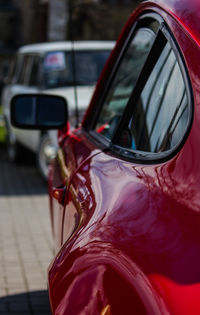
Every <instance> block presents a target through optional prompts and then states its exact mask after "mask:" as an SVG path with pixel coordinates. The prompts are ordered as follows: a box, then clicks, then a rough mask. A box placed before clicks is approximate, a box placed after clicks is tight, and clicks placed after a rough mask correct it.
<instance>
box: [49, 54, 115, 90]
mask: <svg viewBox="0 0 200 315" xmlns="http://www.w3.org/2000/svg"><path fill="white" fill-rule="evenodd" d="M109 54H110V51H107V50H93V51H75V53H74V61H75V62H74V64H75V66H74V69H73V55H72V53H71V52H66V51H54V52H49V53H47V54H46V56H45V58H44V87H45V88H46V89H50V88H57V87H64V86H74V85H79V86H80V85H81V86H87V85H94V84H95V83H96V82H97V80H98V78H99V75H100V73H101V71H102V69H103V66H104V64H105V62H106V60H107V58H108V56H109ZM73 70H75V71H73ZM74 73H75V75H74Z"/></svg>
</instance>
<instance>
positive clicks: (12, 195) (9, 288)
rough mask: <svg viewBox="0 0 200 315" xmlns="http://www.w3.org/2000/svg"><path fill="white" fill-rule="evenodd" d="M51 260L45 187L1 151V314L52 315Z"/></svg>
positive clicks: (33, 173) (32, 170)
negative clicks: (49, 290) (49, 293)
mask: <svg viewBox="0 0 200 315" xmlns="http://www.w3.org/2000/svg"><path fill="white" fill-rule="evenodd" d="M52 257H53V245H52V237H51V226H50V220H49V212H48V197H47V187H46V184H45V183H44V182H43V181H42V180H41V179H40V176H39V175H38V172H37V170H36V168H35V166H34V165H31V164H30V163H29V164H27V165H25V166H14V165H12V164H10V163H9V162H8V161H7V158H6V154H5V150H4V148H2V146H0V314H1V315H8V314H9V315H14V314H20V315H25V314H26V315H29V314H31V315H35V314H37V315H46V314H50V310H49V303H48V293H47V268H48V265H49V262H50V261H51V259H52Z"/></svg>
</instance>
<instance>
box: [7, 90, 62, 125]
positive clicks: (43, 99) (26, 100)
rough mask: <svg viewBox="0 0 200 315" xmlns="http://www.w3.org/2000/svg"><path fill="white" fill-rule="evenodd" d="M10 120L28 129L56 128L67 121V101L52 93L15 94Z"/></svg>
mask: <svg viewBox="0 0 200 315" xmlns="http://www.w3.org/2000/svg"><path fill="white" fill-rule="evenodd" d="M11 122H12V124H13V125H14V126H15V127H18V128H28V129H37V128H43V129H44V128H45V129H58V128H61V127H63V126H64V125H65V124H66V122H67V103H66V100H65V99H64V98H62V97H60V96H54V95H37V94H36V95H17V96H15V97H14V98H13V100H12V103H11Z"/></svg>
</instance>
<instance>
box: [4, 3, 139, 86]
mask: <svg viewBox="0 0 200 315" xmlns="http://www.w3.org/2000/svg"><path fill="white" fill-rule="evenodd" d="M138 2H140V0H0V81H1V77H2V74H1V73H4V72H5V71H4V70H3V71H2V69H4V68H6V63H8V62H9V59H10V56H11V55H12V54H13V52H14V51H15V50H16V48H18V47H19V46H21V45H25V44H29V43H35V42H45V41H60V40H66V39H71V38H74V39H76V40H84V39H85V40H109V39H111V40H113V39H116V38H117V37H118V35H119V32H120V30H121V28H122V26H123V24H124V23H125V21H126V20H127V17H128V15H129V14H130V13H131V11H132V9H133V8H134V7H135V6H136V4H137V3H138ZM102 21H103V22H102ZM2 60H3V61H2ZM4 60H5V62H4Z"/></svg>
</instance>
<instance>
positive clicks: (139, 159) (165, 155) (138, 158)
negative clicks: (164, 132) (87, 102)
mask: <svg viewBox="0 0 200 315" xmlns="http://www.w3.org/2000/svg"><path fill="white" fill-rule="evenodd" d="M146 17H150V18H152V19H156V20H157V21H158V22H159V23H160V26H159V28H158V33H157V34H156V39H155V41H154V44H153V46H154V45H155V43H156V41H157V37H158V36H159V32H162V36H163V35H164V37H165V38H166V40H165V41H167V42H169V44H170V46H171V48H172V50H173V52H174V55H175V58H176V61H177V63H178V65H179V68H180V71H181V74H182V78H183V81H184V84H185V88H186V95H187V99H188V105H187V106H188V122H187V126H186V127H185V132H184V133H183V135H182V137H181V140H180V141H179V142H178V143H177V144H176V145H175V146H174V147H173V148H171V149H170V150H167V151H164V152H156V153H154V152H143V151H140V150H130V149H126V148H124V147H122V146H120V145H117V144H116V143H114V142H115V139H116V137H117V135H119V134H120V133H121V131H122V126H123V124H124V121H125V117H126V116H128V114H129V112H128V105H129V102H130V100H132V96H131V97H130V99H129V101H128V104H127V106H126V108H125V110H124V114H123V116H122V118H121V120H120V123H119V125H118V127H117V129H116V131H115V134H114V136H113V138H112V139H111V140H109V139H106V138H105V137H104V136H103V135H101V134H98V133H97V132H96V131H95V130H92V127H93V126H94V124H95V123H96V120H97V118H98V117H99V114H100V110H101V108H102V106H103V104H104V100H105V97H106V95H107V92H108V90H109V88H110V85H111V83H112V80H113V77H114V75H115V74H116V71H117V69H118V67H119V65H120V61H121V59H122V58H123V55H124V53H125V52H126V49H127V47H128V46H129V43H130V41H131V40H132V38H133V35H134V32H135V30H136V29H137V27H138V23H139V21H142V20H143V19H145V18H146ZM153 46H152V48H151V51H150V55H152V50H153ZM150 55H149V56H148V58H147V60H146V62H145V64H144V67H143V69H142V71H141V73H140V76H139V78H138V80H137V83H136V86H135V88H134V90H136V88H137V86H138V82H139V81H140V80H141V77H142V76H143V74H144V71H146V67H148V59H149V57H150ZM156 61H157V60H156ZM151 68H152V69H153V67H150V69H151ZM147 72H148V74H147V75H148V76H149V75H150V74H151V72H150V71H149V69H148V70H147ZM137 94H140V92H139V93H137ZM134 98H135V96H134ZM136 98H137V97H136ZM96 105H97V108H95V109H96V110H95V112H96V113H95V119H94V120H93V124H90V125H89V126H88V125H86V127H85V131H87V133H88V135H89V138H91V139H93V141H94V142H95V143H96V144H97V145H98V146H101V147H102V146H103V150H104V151H109V152H112V154H114V155H116V156H119V157H121V158H123V159H125V160H128V161H132V162H135V163H143V164H155V163H162V162H165V161H167V160H169V159H171V158H172V157H173V156H175V155H176V154H177V153H178V152H179V151H180V149H181V148H182V146H183V144H184V143H185V141H186V139H187V137H188V134H189V132H190V129H191V126H192V121H193V115H194V99H193V93H192V86H191V82H190V77H189V74H188V70H187V67H186V64H185V61H184V58H183V55H182V52H181V51H180V48H179V47H178V44H177V43H176V39H175V38H174V36H173V34H172V32H171V31H170V29H169V27H168V26H167V24H166V23H165V22H164V20H163V19H162V18H161V17H160V16H159V15H158V14H156V13H152V14H151V13H147V14H143V15H141V16H140V17H139V19H138V20H137V21H136V22H135V23H134V25H133V28H132V30H131V31H130V32H129V36H128V38H127V39H126V40H125V42H124V45H123V48H122V49H121V53H120V55H119V56H118V58H117V60H116V61H115V65H114V67H113V71H112V72H111V75H110V77H109V78H108V82H107V84H106V86H105V87H104V88H103V93H102V97H101V99H100V100H99V102H98V104H96Z"/></svg>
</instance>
